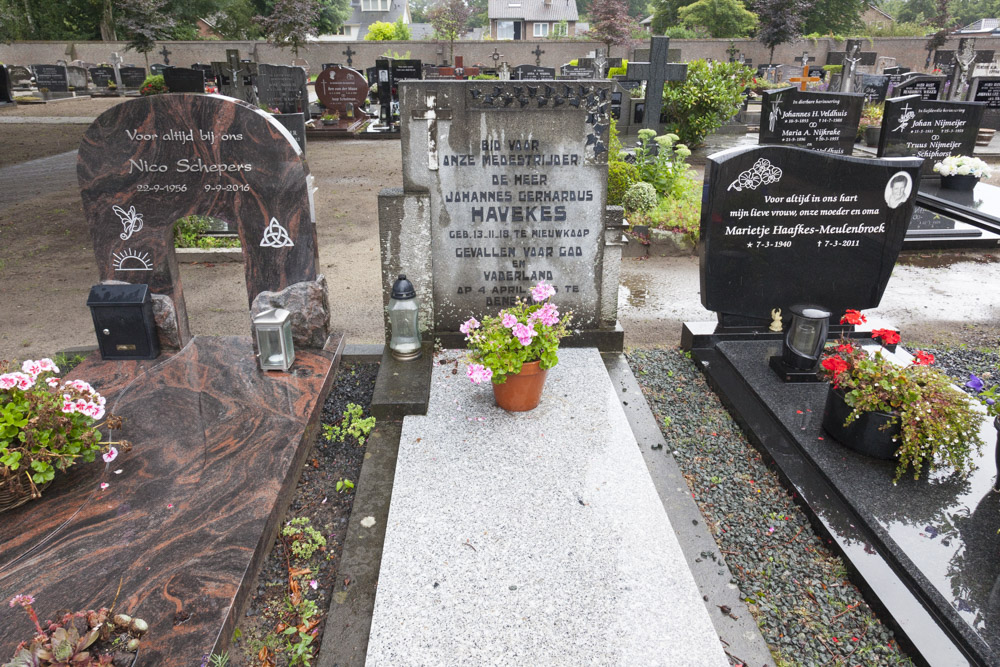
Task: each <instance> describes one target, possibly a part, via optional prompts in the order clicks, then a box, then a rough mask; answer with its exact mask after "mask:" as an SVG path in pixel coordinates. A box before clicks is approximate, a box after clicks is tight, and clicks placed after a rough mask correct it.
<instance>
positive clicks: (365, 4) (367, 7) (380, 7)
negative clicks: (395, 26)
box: [361, 0, 389, 12]
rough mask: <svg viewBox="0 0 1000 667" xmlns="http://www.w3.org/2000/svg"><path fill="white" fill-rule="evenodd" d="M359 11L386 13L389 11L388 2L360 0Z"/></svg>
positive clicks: (385, 0)
mask: <svg viewBox="0 0 1000 667" xmlns="http://www.w3.org/2000/svg"><path fill="white" fill-rule="evenodd" d="M361 11H363V12H387V11H389V0H361Z"/></svg>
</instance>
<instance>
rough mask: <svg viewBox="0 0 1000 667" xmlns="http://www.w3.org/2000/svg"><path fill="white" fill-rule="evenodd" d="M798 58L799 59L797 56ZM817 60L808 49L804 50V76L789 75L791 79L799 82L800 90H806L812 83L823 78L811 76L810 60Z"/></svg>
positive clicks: (793, 81)
mask: <svg viewBox="0 0 1000 667" xmlns="http://www.w3.org/2000/svg"><path fill="white" fill-rule="evenodd" d="M796 60H799V59H798V58H796ZM810 60H816V58H815V57H814V56H813V57H811V56H810V55H809V52H808V51H803V52H802V76H793V77H789V79H788V80H789V81H790V82H792V83H797V84H799V90H803V91H804V90H805V89H806V87H807V86H808V85H809V84H810V83H818V82H819V81H821V79H820V78H819V77H818V76H809V61H810Z"/></svg>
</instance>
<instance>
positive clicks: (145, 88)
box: [139, 74, 170, 96]
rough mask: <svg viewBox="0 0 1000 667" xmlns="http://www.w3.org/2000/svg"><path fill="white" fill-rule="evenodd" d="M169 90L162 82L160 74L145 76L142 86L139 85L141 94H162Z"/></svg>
mask: <svg viewBox="0 0 1000 667" xmlns="http://www.w3.org/2000/svg"><path fill="white" fill-rule="evenodd" d="M169 92H170V89H169V88H167V84H166V83H164V81H163V75H162V74H154V75H151V76H147V77H146V80H145V81H143V82H142V86H140V87H139V94H140V95H143V96H149V95H162V94H163V93H169Z"/></svg>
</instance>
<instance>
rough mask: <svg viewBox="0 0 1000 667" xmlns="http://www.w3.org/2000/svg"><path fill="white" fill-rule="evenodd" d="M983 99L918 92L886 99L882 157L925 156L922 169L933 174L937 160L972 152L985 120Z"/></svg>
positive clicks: (925, 172) (880, 153) (880, 146)
mask: <svg viewBox="0 0 1000 667" xmlns="http://www.w3.org/2000/svg"><path fill="white" fill-rule="evenodd" d="M985 107H986V105H985V104H984V103H983V102H946V101H944V100H922V99H920V97H919V96H917V95H909V96H907V97H894V98H891V99H888V100H886V101H885V111H884V113H883V116H882V132H881V134H880V135H879V141H878V156H879V157H896V156H909V155H913V156H918V157H922V158H924V166H923V168H922V169H921V173H922V174H923V175H924V176H932V175H933V174H934V163H935V162H937V161H940V160H942V159H943V158H946V157H948V156H949V155H972V151H973V150H974V149H975V147H976V135H978V134H979V124H980V123H981V122H982V120H983V111H984V109H985Z"/></svg>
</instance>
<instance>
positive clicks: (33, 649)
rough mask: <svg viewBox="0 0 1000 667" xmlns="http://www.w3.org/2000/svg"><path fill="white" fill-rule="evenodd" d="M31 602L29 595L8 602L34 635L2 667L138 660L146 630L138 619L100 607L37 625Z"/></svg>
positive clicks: (86, 666) (122, 664)
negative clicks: (18, 609)
mask: <svg viewBox="0 0 1000 667" xmlns="http://www.w3.org/2000/svg"><path fill="white" fill-rule="evenodd" d="M34 602H35V598H33V597H32V596H30V595H15V596H14V597H13V598H11V600H10V603H9V606H10V607H17V606H20V607H21V608H23V609H24V610H25V612H26V613H27V614H28V617H29V618H31V621H32V623H34V625H35V635H34V637H32V638H31V639H30V640H26V641H23V642H21V643H20V644H18V645H17V648H16V649H14V655H13V656H12V657H11V659H10V661H9V662H7V663H4V665H3V667H27V666H28V665H31V666H33V667H49V666H50V665H51V666H52V667H56V666H57V665H74V666H77V665H78V666H80V667H90V666H94V665H114V666H116V667H126V666H129V665H133V664H135V662H136V660H137V659H138V653H139V644H140V641H139V640H140V638H141V637H142V636H143V635H144V634H146V632H147V631H148V630H149V625H148V624H147V623H146V621H144V620H142V619H141V618H132V617H131V616H129V615H128V614H113V612H112V610H110V609H107V608H105V607H102V608H100V609H98V610H96V611H94V610H88V611H78V612H65V613H62V612H61V613H60V616H59V617H57V618H56V619H55V620H51V621H49V620H47V621H45V622H43V623H39V621H38V614H37V613H36V612H35V609H34V606H33V605H34Z"/></svg>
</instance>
